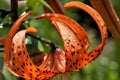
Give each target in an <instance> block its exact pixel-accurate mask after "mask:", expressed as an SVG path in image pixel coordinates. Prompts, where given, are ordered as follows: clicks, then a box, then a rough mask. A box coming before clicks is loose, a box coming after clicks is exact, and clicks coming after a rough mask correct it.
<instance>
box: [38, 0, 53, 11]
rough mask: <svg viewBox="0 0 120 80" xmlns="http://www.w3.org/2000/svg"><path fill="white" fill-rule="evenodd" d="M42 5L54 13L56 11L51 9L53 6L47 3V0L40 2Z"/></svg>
mask: <svg viewBox="0 0 120 80" xmlns="http://www.w3.org/2000/svg"><path fill="white" fill-rule="evenodd" d="M39 1H40V3H42V4H43V5H44V6H46V7H47V8H48V9H50V10H51V11H52V12H54V10H53V9H52V8H51V6H50V5H49V4H48V3H47V2H46V1H45V0H39Z"/></svg>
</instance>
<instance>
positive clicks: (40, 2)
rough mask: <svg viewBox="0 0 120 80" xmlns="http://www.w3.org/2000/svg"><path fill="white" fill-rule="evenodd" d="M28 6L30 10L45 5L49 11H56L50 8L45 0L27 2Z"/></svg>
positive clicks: (29, 0)
mask: <svg viewBox="0 0 120 80" xmlns="http://www.w3.org/2000/svg"><path fill="white" fill-rule="evenodd" d="M26 1H27V2H26V6H27V7H28V9H31V10H33V9H35V8H36V7H37V6H38V5H44V6H46V7H47V8H48V9H50V10H51V11H52V12H54V10H53V9H52V8H51V7H50V5H49V4H48V3H47V2H45V0H36V1H34V0H26Z"/></svg>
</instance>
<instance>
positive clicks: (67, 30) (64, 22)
mask: <svg viewBox="0 0 120 80" xmlns="http://www.w3.org/2000/svg"><path fill="white" fill-rule="evenodd" d="M37 18H48V19H50V20H52V23H53V24H54V25H55V28H56V30H57V31H58V32H59V34H60V35H61V37H62V40H63V42H64V48H65V49H64V51H65V53H66V71H76V70H77V69H78V66H79V67H80V66H81V61H82V60H83V58H84V56H85V55H84V53H86V50H87V48H88V46H89V40H88V36H87V34H86V32H85V31H84V29H83V28H82V27H81V26H80V25H79V24H78V23H76V22H75V21H74V20H72V19H70V18H68V17H66V16H64V15H61V14H50V13H48V14H43V15H40V16H38V17H37ZM76 61H77V63H76Z"/></svg>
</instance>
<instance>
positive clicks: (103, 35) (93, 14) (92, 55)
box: [64, 1, 107, 66]
mask: <svg viewBox="0 0 120 80" xmlns="http://www.w3.org/2000/svg"><path fill="white" fill-rule="evenodd" d="M64 7H65V8H71V7H76V8H79V9H81V10H83V11H85V12H86V13H88V14H89V15H90V16H91V17H92V18H93V19H94V21H95V22H96V23H97V25H98V28H99V30H100V33H101V40H102V41H101V43H100V44H99V45H98V46H97V47H96V48H95V49H93V50H92V51H91V52H90V53H89V54H87V55H86V56H85V58H84V59H85V60H84V62H83V66H84V65H85V64H87V63H89V62H91V61H92V60H94V59H95V58H97V57H98V55H99V54H100V53H101V51H102V50H103V47H104V45H105V43H106V40H107V29H106V25H105V23H104V21H103V19H102V17H101V16H100V15H99V13H98V12H97V11H96V10H95V9H93V8H92V7H90V6H88V5H86V4H84V3H81V2H77V1H74V2H69V3H66V4H65V5H64Z"/></svg>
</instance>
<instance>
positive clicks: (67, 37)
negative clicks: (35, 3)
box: [4, 2, 107, 80]
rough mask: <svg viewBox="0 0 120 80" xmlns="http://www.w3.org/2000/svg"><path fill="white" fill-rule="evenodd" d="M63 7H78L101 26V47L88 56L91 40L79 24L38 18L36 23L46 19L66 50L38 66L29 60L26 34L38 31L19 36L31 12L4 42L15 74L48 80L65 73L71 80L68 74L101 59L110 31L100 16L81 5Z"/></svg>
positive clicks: (51, 16) (64, 19) (57, 18)
mask: <svg viewBox="0 0 120 80" xmlns="http://www.w3.org/2000/svg"><path fill="white" fill-rule="evenodd" d="M64 7H65V8H70V7H76V8H79V9H82V10H83V11H85V12H87V13H88V14H89V15H90V16H91V17H92V18H93V19H94V21H95V22H96V23H97V25H98V28H99V30H100V33H101V38H102V39H101V43H100V44H99V45H98V46H97V47H96V48H94V49H93V50H92V51H91V52H90V53H88V52H87V50H88V47H89V44H90V43H89V39H88V36H87V33H86V32H85V30H84V29H83V28H82V26H81V25H80V24H78V23H77V22H76V21H74V20H73V19H71V18H69V17H67V16H65V15H61V14H57V13H46V14H42V15H39V16H37V17H36V19H41V18H47V19H49V20H50V21H52V23H53V25H54V27H55V28H56V30H57V31H58V33H59V34H60V36H61V38H62V40H63V43H64V50H62V49H61V48H56V49H53V50H51V51H50V52H49V53H48V54H47V55H46V56H44V57H43V58H44V60H43V62H42V63H41V64H40V65H39V66H36V65H35V64H34V63H33V62H32V60H31V58H30V57H29V54H28V52H27V49H26V46H25V34H26V33H29V32H36V30H35V29H34V28H28V29H26V30H22V31H20V32H18V33H16V31H17V28H18V27H19V26H20V24H21V22H22V21H23V20H24V19H25V18H26V17H27V16H29V15H30V12H28V13H26V14H25V15H23V16H21V17H20V18H19V19H18V20H17V21H16V22H15V23H14V24H13V26H12V28H11V30H10V32H9V34H8V37H7V38H6V41H5V51H4V61H5V64H6V66H7V68H8V70H9V71H10V72H11V73H12V74H14V75H15V76H18V77H23V78H26V79H28V80H47V79H49V78H50V77H53V76H55V75H57V74H61V73H63V74H64V75H65V78H66V79H69V80H70V79H71V78H70V76H69V74H68V73H67V72H70V71H78V70H79V69H80V68H82V67H84V66H85V65H86V64H88V63H89V62H91V61H93V60H94V59H96V58H97V57H98V55H100V53H101V51H102V50H103V47H104V45H105V43H106V40H107V30H106V26H105V23H104V21H103V19H102V18H101V16H100V15H99V14H98V13H97V12H96V11H95V10H94V9H93V8H91V7H89V6H88V5H85V4H83V3H81V2H69V3H66V4H65V5H64ZM15 33H16V34H15ZM9 56H11V59H9ZM10 60H11V62H12V65H11V64H10Z"/></svg>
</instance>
